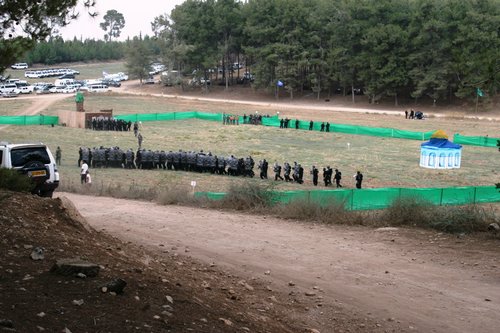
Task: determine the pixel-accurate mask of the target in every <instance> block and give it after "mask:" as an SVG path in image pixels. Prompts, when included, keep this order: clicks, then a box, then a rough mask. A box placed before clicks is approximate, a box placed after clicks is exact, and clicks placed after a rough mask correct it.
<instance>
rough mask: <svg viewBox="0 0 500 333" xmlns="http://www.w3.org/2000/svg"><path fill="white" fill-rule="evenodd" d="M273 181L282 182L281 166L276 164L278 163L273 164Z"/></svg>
mask: <svg viewBox="0 0 500 333" xmlns="http://www.w3.org/2000/svg"><path fill="white" fill-rule="evenodd" d="M273 170H274V180H278V179H281V180H283V177H281V165H279V164H278V162H276V163H274V168H273Z"/></svg>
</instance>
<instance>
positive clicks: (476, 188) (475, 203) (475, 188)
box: [473, 186, 477, 204]
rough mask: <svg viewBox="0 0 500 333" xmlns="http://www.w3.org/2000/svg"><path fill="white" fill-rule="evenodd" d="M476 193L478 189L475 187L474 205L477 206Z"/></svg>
mask: <svg viewBox="0 0 500 333" xmlns="http://www.w3.org/2000/svg"><path fill="white" fill-rule="evenodd" d="M476 191H477V187H475V186H474V201H473V203H474V204H476Z"/></svg>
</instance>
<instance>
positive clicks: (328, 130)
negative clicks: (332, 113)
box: [325, 122, 330, 132]
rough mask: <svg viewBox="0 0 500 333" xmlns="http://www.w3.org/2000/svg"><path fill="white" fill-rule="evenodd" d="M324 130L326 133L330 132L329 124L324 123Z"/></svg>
mask: <svg viewBox="0 0 500 333" xmlns="http://www.w3.org/2000/svg"><path fill="white" fill-rule="evenodd" d="M325 130H326V131H327V132H330V123H329V122H327V123H326V125H325Z"/></svg>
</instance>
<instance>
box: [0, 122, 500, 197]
mask: <svg viewBox="0 0 500 333" xmlns="http://www.w3.org/2000/svg"><path fill="white" fill-rule="evenodd" d="M19 129H22V131H20V130H19ZM141 132H142V134H143V136H144V142H143V146H144V147H145V148H147V149H152V150H156V149H158V150H162V149H163V150H167V151H168V150H177V149H183V150H194V151H199V150H200V149H203V150H204V151H205V152H207V151H211V152H212V153H213V154H215V155H218V156H228V155H230V154H234V155H235V156H237V157H244V156H247V155H252V157H253V158H254V160H255V161H258V160H260V159H263V158H266V159H267V160H268V161H269V163H270V165H272V164H273V163H274V162H275V161H278V162H279V163H280V164H282V163H283V162H284V161H288V162H290V163H292V162H294V161H297V162H298V163H300V164H302V166H303V167H304V169H305V179H306V183H305V184H303V185H299V184H289V183H282V182H280V183H279V184H277V188H278V189H281V190H292V189H311V188H313V186H312V181H311V177H310V175H309V170H310V168H311V166H312V165H316V166H317V167H318V168H320V170H321V169H322V168H323V167H325V166H327V165H330V166H331V167H333V168H339V169H340V170H341V171H342V172H343V175H344V180H343V183H344V185H345V186H346V187H347V188H352V187H354V180H353V178H352V175H353V174H354V173H355V172H356V170H361V171H362V172H363V173H364V175H365V182H364V185H365V187H367V188H373V187H386V186H388V187H392V186H403V187H433V186H465V185H492V184H493V182H494V178H495V177H497V176H495V175H496V171H495V170H494V169H495V165H496V166H498V153H497V152H496V150H495V149H492V148H480V147H473V146H465V147H464V151H463V157H462V168H461V169H458V170H443V171H438V170H427V169H422V168H420V167H419V166H418V161H419V153H420V150H419V147H420V142H419V141H412V140H400V139H387V138H377V137H368V136H356V135H343V134H342V135H341V134H338V133H321V132H309V131H295V130H292V129H289V130H280V129H278V128H268V127H263V126H251V125H240V126H224V125H222V124H219V123H215V122H206V121H201V120H183V121H172V122H150V123H143V124H142V128H141ZM2 140H8V141H12V142H18V141H43V142H45V143H47V144H49V146H50V147H51V149H52V151H55V149H56V147H57V146H60V147H61V148H62V150H63V162H62V165H61V166H60V171H61V175H62V180H63V181H64V182H69V183H71V182H78V180H79V175H78V172H79V168H78V167H77V160H78V147H79V146H82V145H84V146H88V147H94V146H101V145H103V146H107V147H110V146H119V147H122V148H125V149H126V148H133V149H134V150H135V149H136V148H137V141H136V138H135V137H134V135H133V133H132V132H104V131H102V132H101V131H91V130H84V129H71V128H66V127H60V126H56V127H53V128H52V127H48V126H30V127H14V126H10V127H7V128H5V129H3V130H2ZM348 143H349V145H348ZM255 171H256V172H257V170H255ZM92 174H93V179H94V184H98V185H100V186H107V185H108V184H120V185H121V186H124V187H126V186H128V185H129V184H132V183H134V184H138V185H139V186H145V187H147V186H171V185H175V186H180V187H185V188H189V186H190V183H191V181H192V180H196V181H197V185H198V187H197V190H199V191H215V192H217V191H225V190H226V189H227V188H228V186H229V185H230V184H235V183H236V184H238V183H241V182H244V181H246V180H245V179H243V178H235V177H229V176H218V175H208V174H198V173H189V172H175V171H163V170H153V171H151V170H121V169H97V170H92ZM269 174H270V176H272V175H273V173H272V171H271V170H270V172H269ZM320 176H321V174H320ZM254 181H256V182H266V183H269V182H270V180H264V181H262V180H260V179H257V178H255V179H254ZM96 186H97V185H96Z"/></svg>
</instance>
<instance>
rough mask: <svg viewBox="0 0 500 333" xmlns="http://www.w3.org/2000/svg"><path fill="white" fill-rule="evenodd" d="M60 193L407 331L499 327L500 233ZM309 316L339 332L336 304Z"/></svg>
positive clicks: (193, 251) (150, 235)
mask: <svg viewBox="0 0 500 333" xmlns="http://www.w3.org/2000/svg"><path fill="white" fill-rule="evenodd" d="M59 195H64V196H66V197H68V198H69V199H70V200H71V201H73V202H74V204H75V205H76V207H77V208H78V210H79V211H80V212H81V214H82V215H83V216H84V217H85V218H86V219H87V220H88V222H89V223H90V224H91V225H92V226H93V227H94V228H96V229H97V230H105V231H106V232H108V233H110V234H113V235H115V236H117V237H119V238H121V239H123V240H126V241H130V242H134V243H137V244H141V245H143V246H145V247H147V248H152V249H155V248H157V249H158V246H160V245H161V246H165V248H171V249H172V250H174V251H178V252H179V253H180V254H181V255H188V256H192V257H194V258H196V259H199V260H201V261H203V262H206V263H209V264H210V263H214V264H216V265H218V266H221V267H225V268H227V269H230V270H233V271H235V272H236V273H237V274H240V275H246V276H248V277H255V276H256V277H260V278H264V279H267V280H269V281H270V283H271V284H272V286H273V288H275V289H277V290H281V291H282V292H283V293H288V292H290V291H292V290H299V291H302V292H307V291H310V292H312V293H313V294H315V295H314V296H316V297H321V298H322V302H323V303H324V306H323V309H327V308H328V305H335V306H339V305H340V306H342V307H343V308H344V309H346V310H347V311H351V310H352V311H353V312H356V313H357V315H358V316H365V317H368V318H371V319H374V320H375V321H377V322H393V323H395V324H397V325H398V326H399V329H400V330H401V331H415V332H464V333H465V332H483V333H488V332H492V333H493V332H498V327H500V316H499V315H498V309H499V308H500V307H499V302H500V296H499V295H500V265H499V262H498V250H499V248H498V241H494V240H488V239H486V240H484V239H483V240H480V239H477V238H476V239H475V238H469V237H467V236H463V237H457V236H452V235H444V234H440V233H435V232H427V231H421V230H408V229H395V228H385V229H378V230H374V229H367V228H360V227H345V226H324V225H314V224H303V223H299V222H294V221H292V222H289V221H283V220H280V219H276V218H269V217H263V216H251V215H245V214H238V213H229V212H220V211H215V210H205V209H197V208H187V207H177V206H159V205H156V204H153V203H146V202H138V201H131V200H121V199H113V198H98V199H97V198H89V197H85V196H81V195H75V194H69V193H61V194H59ZM290 282H293V283H292V284H294V286H290ZM310 319H311V320H314V321H317V322H319V325H320V327H321V332H334V330H333V327H334V326H333V323H332V322H331V320H330V316H329V315H328V313H325V312H324V311H316V312H314V311H312V312H311V313H310ZM396 331H397V330H396Z"/></svg>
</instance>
